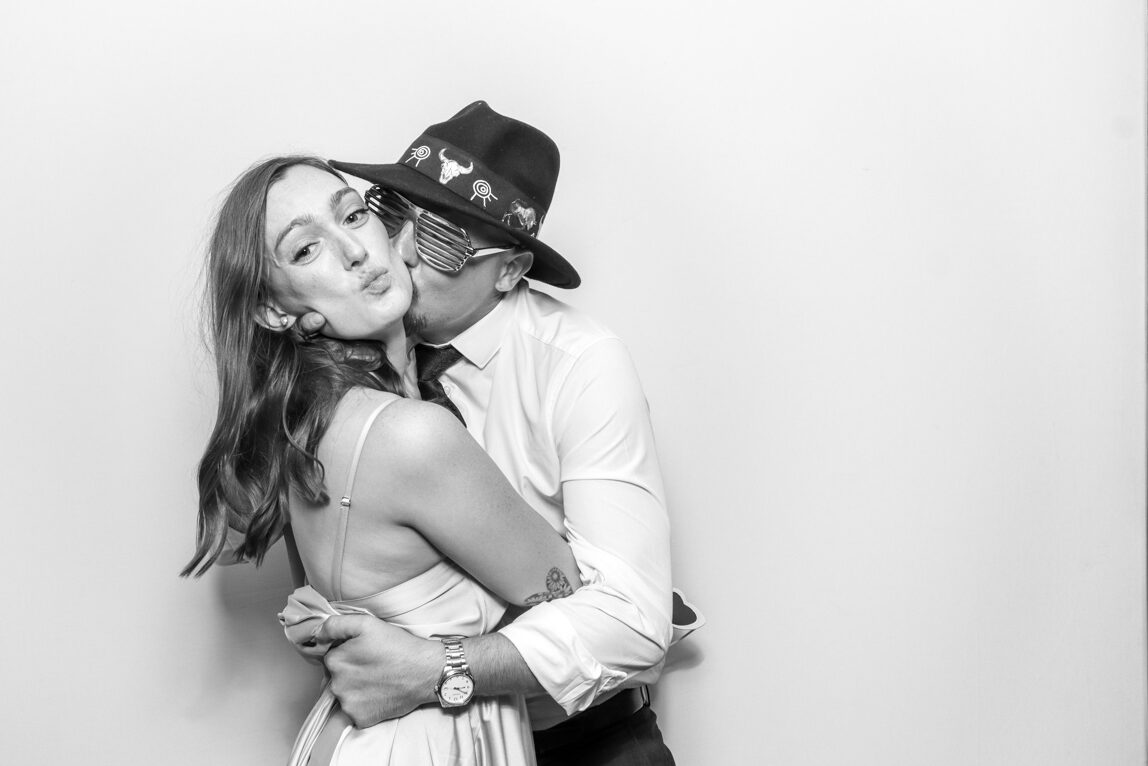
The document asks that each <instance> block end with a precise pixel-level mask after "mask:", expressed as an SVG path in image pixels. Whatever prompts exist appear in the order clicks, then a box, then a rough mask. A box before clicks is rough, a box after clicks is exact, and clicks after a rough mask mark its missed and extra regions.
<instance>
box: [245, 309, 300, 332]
mask: <svg viewBox="0 0 1148 766" xmlns="http://www.w3.org/2000/svg"><path fill="white" fill-rule="evenodd" d="M296 319H298V317H296V316H294V315H292V314H288V313H287V312H286V311H284V310H283V309H281V308H279V307H278V306H276V305H275V304H273V303H260V304H259V305H258V306H257V307H256V308H255V321H256V323H257V324H258V325H259V326H260V327H263V328H265V329H267V330H270V331H271V332H285V331H286V330H289V329H290V328H291V325H293V324H295V320H296Z"/></svg>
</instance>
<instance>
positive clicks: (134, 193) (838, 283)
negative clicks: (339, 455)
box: [0, 0, 1145, 766]
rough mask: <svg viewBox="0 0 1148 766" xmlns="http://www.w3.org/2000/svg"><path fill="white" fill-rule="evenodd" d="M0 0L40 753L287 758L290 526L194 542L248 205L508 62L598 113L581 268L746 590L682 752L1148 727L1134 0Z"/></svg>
mask: <svg viewBox="0 0 1148 766" xmlns="http://www.w3.org/2000/svg"><path fill="white" fill-rule="evenodd" d="M5 16H6V18H5V29H4V32H3V33H2V36H3V41H4V44H3V46H0V99H2V100H0V105H2V107H0V139H2V142H3V144H2V145H3V147H4V148H5V150H6V156H5V158H4V163H3V167H4V171H3V177H4V182H3V184H0V210H2V211H3V231H4V238H3V240H2V244H3V253H4V255H3V262H4V264H5V269H4V272H5V274H6V276H5V278H4V280H3V284H4V290H3V295H4V308H5V312H4V313H5V316H6V319H7V321H8V331H7V332H6V333H5V336H6V337H5V345H6V347H7V348H8V349H9V350H8V352H7V353H6V354H5V361H4V373H3V375H2V376H0V394H2V395H0V402H2V404H0V407H2V408H3V409H2V412H3V422H2V426H0V431H2V433H3V445H4V453H3V455H2V457H3V461H2V463H0V464H2V465H3V477H4V481H3V482H2V483H0V487H2V489H0V492H2V495H0V498H2V503H3V506H2V507H3V508H4V510H5V517H6V529H5V530H4V533H3V535H2V537H0V567H2V570H0V575H2V577H0V582H2V583H3V586H2V587H3V595H4V603H5V605H6V607H7V613H8V616H7V620H6V626H5V628H4V629H3V630H2V631H0V657H3V677H4V688H5V690H6V694H5V695H4V696H5V702H4V708H3V711H2V712H3V723H2V724H0V742H2V743H3V745H4V751H5V753H6V756H5V758H6V760H8V761H11V762H13V763H16V762H26V763H74V762H94V763H112V762H116V763H163V764H183V763H186V764H192V763H203V762H209V763H243V764H277V763H281V762H282V760H283V757H284V755H285V753H286V752H287V749H288V747H289V745H290V741H291V739H292V737H293V735H294V731H295V729H296V727H297V725H298V723H299V720H300V719H301V717H302V715H303V714H304V712H305V710H306V708H307V707H308V706H309V703H310V701H311V696H312V695H313V693H314V690H315V684H316V682H317V679H316V676H315V674H314V672H313V671H312V670H311V669H310V668H308V667H306V666H303V665H302V663H301V662H300V661H298V660H297V659H296V658H295V656H294V654H293V653H292V652H291V651H290V649H288V647H287V645H286V642H285V641H284V639H283V638H282V636H281V633H280V630H279V627H278V625H277V623H276V621H275V613H276V611H277V610H278V609H279V608H280V606H281V605H282V603H283V600H284V596H285V594H286V591H287V589H288V588H289V585H288V577H287V574H286V569H285V565H284V561H283V559H282V557H281V554H280V553H278V552H277V553H276V554H275V555H272V556H271V558H270V560H269V562H268V564H267V565H266V566H265V567H264V568H263V569H262V570H259V571H255V570H253V569H249V568H245V569H233V570H228V571H219V572H212V573H211V574H210V575H209V576H207V577H205V578H204V579H203V580H201V581H192V582H188V581H181V580H179V579H178V578H177V577H176V573H177V571H178V570H179V568H180V567H181V566H182V564H183V563H184V562H185V561H186V559H187V557H188V556H189V555H190V553H191V550H192V542H193V528H194V522H193V518H194V512H195V488H194V468H195V463H196V461H197V459H198V457H199V454H200V450H201V448H202V445H203V442H204V440H205V438H206V435H207V433H208V430H209V428H210V425H211V422H212V417H213V407H214V391H213V382H212V380H213V379H212V371H211V366H210V363H209V361H208V359H207V357H206V354H205V352H204V349H203V346H202V344H201V342H200V339H199V337H198V335H197V332H198V329H197V319H196V311H197V301H198V285H197V283H196V280H197V278H198V274H199V264H200V258H201V253H202V244H203V240H204V237H205V232H206V229H207V226H208V224H209V221H210V217H211V213H212V209H213V206H214V205H215V203H216V202H217V201H218V199H219V198H220V192H221V190H222V189H223V188H224V187H225V186H226V184H227V183H229V182H230V181H231V179H233V178H234V177H235V176H236V175H237V174H238V173H239V172H240V171H241V170H242V169H243V168H245V167H246V166H247V165H248V164H249V163H251V162H252V161H254V160H255V159H257V158H260V157H263V156H266V155H270V154H275V153H282V152H287V151H295V150H307V151H312V152H316V153H318V154H321V155H324V156H331V157H335V158H339V159H348V160H356V161H393V160H395V159H397V158H398V156H399V153H400V152H401V151H402V149H403V148H404V147H405V146H406V145H407V142H408V141H409V140H411V139H413V138H414V137H415V136H416V135H417V134H418V133H419V132H420V131H421V130H422V128H423V127H424V126H426V125H428V124H430V123H432V122H437V121H439V120H441V119H444V118H445V117H447V116H449V115H450V114H452V113H453V112H454V111H455V110H456V109H458V108H460V107H462V106H463V105H464V104H466V103H468V102H469V101H471V100H473V99H476V98H485V99H486V100H488V101H489V102H490V103H491V104H492V105H493V106H494V107H495V108H496V109H498V110H499V111H502V112H504V113H507V114H511V115H515V116H519V117H521V118H523V119H526V120H527V121H529V122H531V123H533V124H536V125H538V126H540V127H542V128H543V129H544V130H546V131H547V132H548V133H550V134H551V135H552V136H553V137H554V138H555V139H556V141H557V142H558V144H559V145H560V146H561V147H562V151H563V171H562V176H561V179H560V183H559V189H558V194H557V197H556V199H555V204H554V207H553V210H552V213H551V215H550V217H549V219H548V220H547V225H546V231H545V232H544V234H545V237H546V239H547V240H548V241H550V242H552V243H553V244H554V245H555V246H556V247H557V248H558V249H559V250H560V251H561V252H563V253H564V254H566V255H567V256H568V257H569V258H570V259H571V260H572V261H573V262H574V263H576V264H578V266H579V267H580V269H581V272H582V274H583V277H584V280H585V287H583V288H581V289H579V290H577V291H575V292H573V293H567V294H564V295H565V297H566V298H567V299H568V300H570V301H571V302H573V303H575V304H576V305H579V306H582V307H584V308H586V309H588V310H590V311H591V312H593V313H595V314H596V315H598V316H600V317H601V318H603V319H604V320H606V321H607V322H608V323H609V324H611V325H612V326H613V327H614V328H615V329H616V330H617V331H618V332H619V333H620V334H621V335H622V336H623V337H624V338H626V339H627V341H628V343H629V345H630V347H631V349H632V351H633V353H634V355H635V357H636V359H637V361H638V365H639V369H640V370H641V373H642V376H643V380H644V383H645V386H646V389H647V393H648V396H649V399H650V403H651V406H652V407H653V411H654V417H655V424H656V427H657V430H658V437H659V447H660V450H661V454H662V460H663V464H664V466H665V470H666V473H667V477H668V484H669V490H670V495H671V503H672V508H671V512H672V516H673V523H674V534H675V538H674V555H675V562H674V570H675V578H676V580H677V581H678V582H679V584H680V585H682V586H683V587H684V588H685V589H686V590H687V592H688V593H689V595H690V596H691V598H693V599H694V600H695V601H696V602H697V603H698V604H699V605H700V606H701V607H702V609H703V610H704V611H705V612H706V614H707V616H708V617H709V620H710V624H709V626H708V627H706V628H705V629H704V630H703V631H701V632H699V633H697V634H696V635H695V636H694V637H692V638H691V639H689V641H688V642H687V644H686V645H683V646H682V647H681V648H680V649H679V650H678V651H676V652H675V653H674V655H673V657H672V658H671V662H670V666H669V669H668V670H667V673H666V675H665V677H664V679H663V681H662V683H660V684H659V686H658V688H657V694H656V700H655V702H656V707H657V710H658V711H659V714H660V716H661V720H662V722H663V728H664V731H665V733H666V736H667V738H668V740H669V742H670V744H671V745H672V747H673V749H674V750H675V752H676V753H677V757H678V762H679V763H680V764H683V766H685V765H686V764H703V763H762V764H797V765H801V766H806V765H813V764H839V763H850V764H882V765H885V764H920V763H929V764H970V763H976V764H1009V765H1012V764H1041V765H1042V766H1047V765H1053V766H1059V765H1061V764H1089V765H1092V764H1105V765H1107V764H1118V765H1123V764H1142V763H1144V761H1145V630H1144V626H1145V545H1144V543H1145V505H1144V500H1145V448H1144V447H1145V407H1144V402H1145V396H1144V395H1145V375H1144V369H1145V344H1144V338H1145V326H1144V313H1145V295H1144V283H1145V269H1144V254H1145V253H1144V233H1145V219H1144V209H1145V195H1144V167H1145V156H1144V155H1145V151H1144V141H1145V124H1144V104H1145V102H1144V85H1145V82H1144V81H1145V77H1144V39H1145V24H1144V16H1145V14H1144V9H1143V7H1142V3H1140V2H1135V1H1133V0H1087V1H1086V0H1073V1H1072V2H1069V1H1068V0H1042V1H1038V0H993V1H992V2H989V1H988V0H973V1H972V2H965V3H946V4H941V3H910V2H898V1H897V0H873V2H868V3H855V2H845V0H821V1H816V2H806V3H770V4H747V3H732V2H726V1H725V0H715V1H711V2H706V3H691V4H684V3H683V4H674V3H662V4H658V5H654V4H649V5H646V6H637V5H624V4H620V3H606V2H582V3H579V4H577V5H576V6H575V5H574V4H568V5H566V6H561V5H559V4H551V3H547V4H541V3H533V4H527V3H517V4H512V5H491V4H478V3H464V2H449V3H447V2H423V3H417V4H416V3H407V4H393V3H328V4H319V3H313V4H312V3H301V2H280V3H274V4H272V3H262V4H254V3H238V2H227V3H223V2H204V1H203V0H200V1H199V2H195V3H154V4H144V3H135V4H133V3H126V2H111V3H92V4H85V5H80V4H67V5H65V4H60V5H51V4H40V5H36V6H33V5H32V4H30V3H24V4H22V5H21V6H20V7H18V8H15V9H8V10H6V13H5ZM555 292H560V291H555Z"/></svg>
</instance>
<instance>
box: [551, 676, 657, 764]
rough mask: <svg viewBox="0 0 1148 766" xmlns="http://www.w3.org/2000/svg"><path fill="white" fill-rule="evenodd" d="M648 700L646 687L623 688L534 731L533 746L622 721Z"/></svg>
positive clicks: (574, 738)
mask: <svg viewBox="0 0 1148 766" xmlns="http://www.w3.org/2000/svg"><path fill="white" fill-rule="evenodd" d="M649 704H650V698H649V692H648V691H647V690H646V687H644V686H643V687H641V688H640V689H624V690H622V691H621V692H619V693H618V694H615V695H614V696H613V697H611V698H610V699H608V700H606V701H605V702H603V703H602V704H600V705H595V706H594V707H592V708H590V709H589V710H584V711H582V712H581V713H575V714H574V715H572V716H571V717H569V718H567V719H566V720H565V721H563V722H562V723H560V724H557V725H555V726H551V727H550V728H549V729H543V730H542V731H536V732H534V747H535V749H536V750H538V751H539V752H542V751H545V750H551V749H553V748H557V747H565V746H566V745H568V744H570V743H571V742H577V741H579V740H582V739H583V738H584V737H586V736H587V735H590V734H594V733H595V732H599V731H601V730H602V729H605V728H607V727H609V726H612V725H614V724H616V723H618V722H619V721H624V720H626V719H627V718H629V717H630V716H632V715H634V713H637V712H638V711H639V710H641V709H642V708H644V707H646V706H647V705H649Z"/></svg>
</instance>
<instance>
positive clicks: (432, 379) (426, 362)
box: [415, 344, 466, 426]
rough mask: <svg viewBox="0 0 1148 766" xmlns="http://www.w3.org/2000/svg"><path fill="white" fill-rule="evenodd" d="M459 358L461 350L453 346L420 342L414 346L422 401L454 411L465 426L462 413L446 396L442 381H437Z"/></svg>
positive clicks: (460, 357)
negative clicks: (438, 346) (438, 345)
mask: <svg viewBox="0 0 1148 766" xmlns="http://www.w3.org/2000/svg"><path fill="white" fill-rule="evenodd" d="M459 359H462V352H461V351H459V350H458V349H457V348H455V347H454V346H443V347H441V348H436V347H434V346H424V345H422V344H419V345H418V346H415V364H417V365H418V368H419V393H420V394H422V397H423V401H424V402H434V403H435V404H441V405H442V406H443V407H446V408H447V409H448V410H450V411H451V412H452V413H454V416H455V417H456V418H458V419H459V421H460V422H461V423H462V424H463V425H464V426H465V425H466V421H465V420H463V418H462V413H461V412H459V411H458V407H455V406H454V402H452V401H451V400H450V399H449V398H448V397H447V395H446V391H445V390H443V387H442V383H440V382H439V376H440V375H442V374H443V373H444V372H446V371H447V369H448V368H450V366H451V365H453V364H454V363H455V362H457V361H458V360H459Z"/></svg>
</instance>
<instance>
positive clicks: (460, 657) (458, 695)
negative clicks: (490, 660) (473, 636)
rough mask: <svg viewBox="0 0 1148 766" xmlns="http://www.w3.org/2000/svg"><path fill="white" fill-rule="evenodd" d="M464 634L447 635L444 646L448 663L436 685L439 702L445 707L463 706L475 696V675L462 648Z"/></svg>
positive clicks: (435, 689) (435, 690)
mask: <svg viewBox="0 0 1148 766" xmlns="http://www.w3.org/2000/svg"><path fill="white" fill-rule="evenodd" d="M462 639H463V636H446V637H444V638H443V639H442V648H443V649H445V650H446V665H445V666H443V669H442V675H441V676H440V677H439V679H438V683H437V684H436V685H435V687H434V693H435V695H436V696H437V697H438V704H440V705H442V706H443V707H463V706H465V705H466V704H468V703H469V702H470V700H471V699H472V698H473V697H474V676H472V675H471V674H470V666H469V665H467V664H466V653H465V652H463V650H462Z"/></svg>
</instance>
